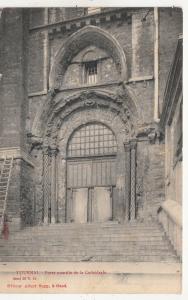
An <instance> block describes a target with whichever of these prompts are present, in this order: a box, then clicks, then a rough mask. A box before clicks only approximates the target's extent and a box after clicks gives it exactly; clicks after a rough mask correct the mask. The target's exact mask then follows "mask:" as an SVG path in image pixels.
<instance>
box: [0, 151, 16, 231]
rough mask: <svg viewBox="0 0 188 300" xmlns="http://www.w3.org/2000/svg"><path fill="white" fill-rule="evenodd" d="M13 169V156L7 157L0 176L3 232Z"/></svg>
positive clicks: (0, 207) (0, 215)
mask: <svg viewBox="0 0 188 300" xmlns="http://www.w3.org/2000/svg"><path fill="white" fill-rule="evenodd" d="M12 167H13V156H12V157H5V158H4V160H3V166H2V169H1V174H0V218H1V223H0V224H1V230H2V227H3V223H4V217H5V213H6V208H7V196H8V189H9V184H10V177H11V172H12Z"/></svg>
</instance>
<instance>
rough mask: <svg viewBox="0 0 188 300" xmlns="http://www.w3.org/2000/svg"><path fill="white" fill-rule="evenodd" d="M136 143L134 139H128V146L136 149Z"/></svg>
mask: <svg viewBox="0 0 188 300" xmlns="http://www.w3.org/2000/svg"><path fill="white" fill-rule="evenodd" d="M136 145H137V140H136V139H132V140H130V148H131V150H132V149H136Z"/></svg>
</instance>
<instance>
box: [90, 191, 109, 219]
mask: <svg viewBox="0 0 188 300" xmlns="http://www.w3.org/2000/svg"><path fill="white" fill-rule="evenodd" d="M111 219H112V199H111V189H110V188H109V187H95V188H94V193H93V204H92V221H93V222H105V221H109V220H111Z"/></svg>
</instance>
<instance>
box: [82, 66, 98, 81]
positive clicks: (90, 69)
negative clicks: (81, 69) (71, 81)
mask: <svg viewBox="0 0 188 300" xmlns="http://www.w3.org/2000/svg"><path fill="white" fill-rule="evenodd" d="M85 82H86V83H87V84H95V83H97V61H92V62H87V63H85Z"/></svg>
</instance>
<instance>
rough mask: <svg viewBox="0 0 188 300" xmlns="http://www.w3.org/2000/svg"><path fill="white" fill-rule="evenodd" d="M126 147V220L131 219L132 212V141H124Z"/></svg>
mask: <svg viewBox="0 0 188 300" xmlns="http://www.w3.org/2000/svg"><path fill="white" fill-rule="evenodd" d="M124 148H125V220H126V221H128V220H129V212H130V161H131V152H130V143H129V142H125V143H124Z"/></svg>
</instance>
